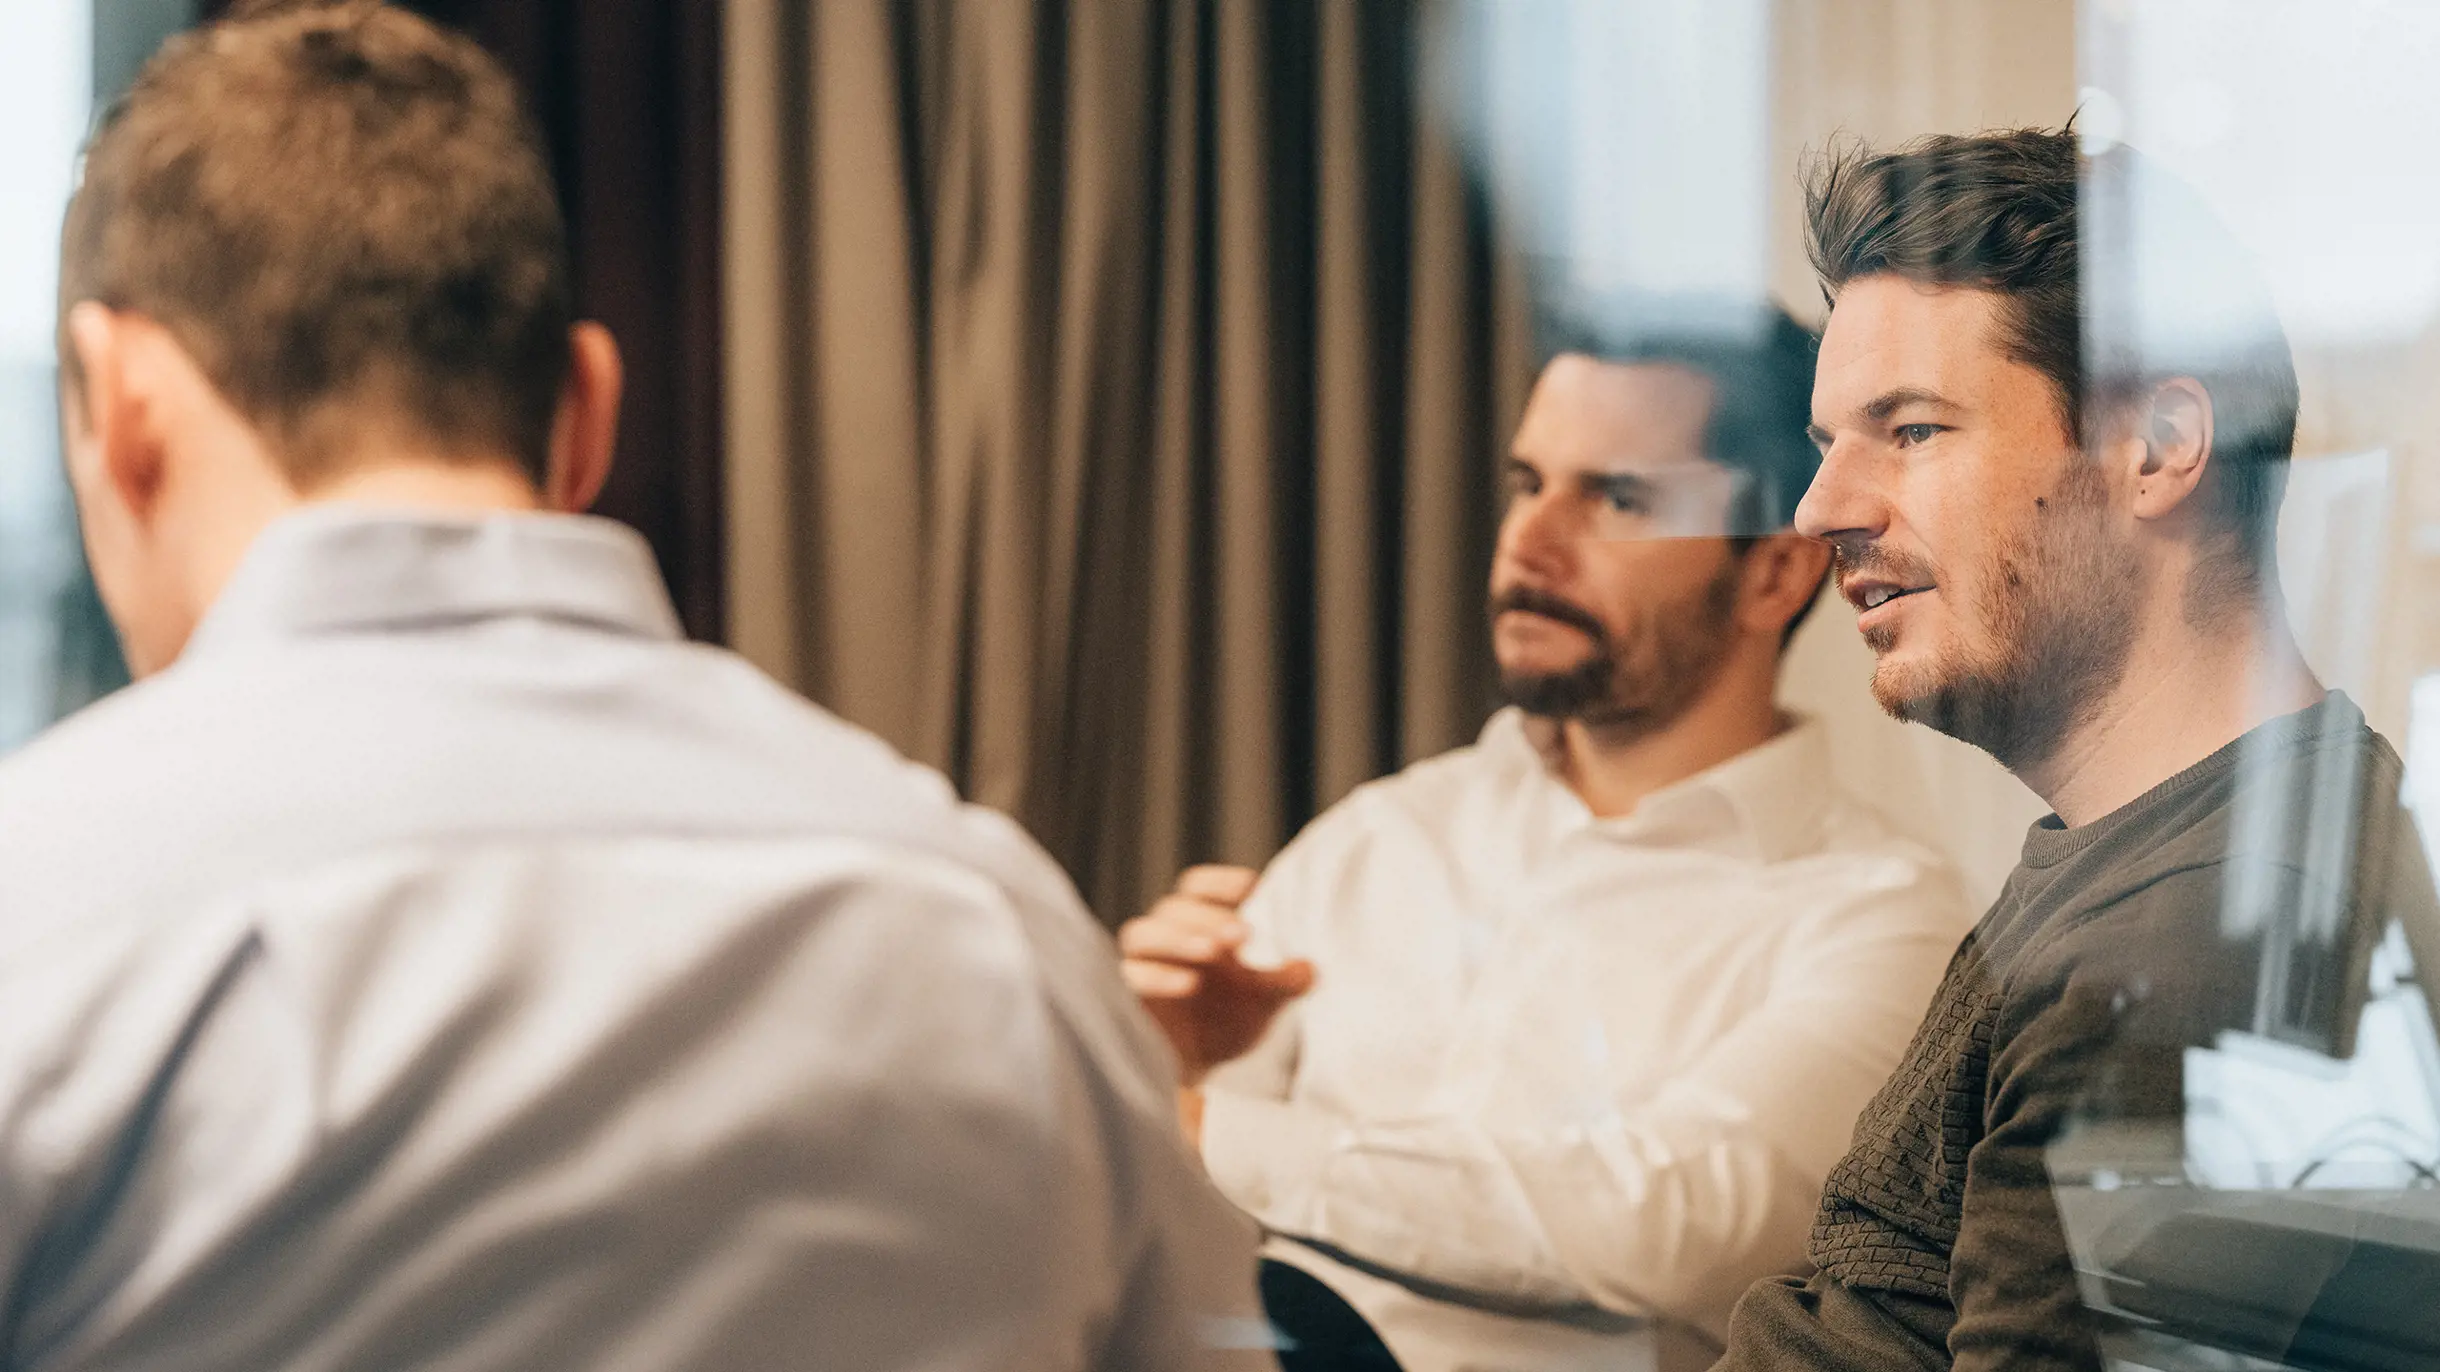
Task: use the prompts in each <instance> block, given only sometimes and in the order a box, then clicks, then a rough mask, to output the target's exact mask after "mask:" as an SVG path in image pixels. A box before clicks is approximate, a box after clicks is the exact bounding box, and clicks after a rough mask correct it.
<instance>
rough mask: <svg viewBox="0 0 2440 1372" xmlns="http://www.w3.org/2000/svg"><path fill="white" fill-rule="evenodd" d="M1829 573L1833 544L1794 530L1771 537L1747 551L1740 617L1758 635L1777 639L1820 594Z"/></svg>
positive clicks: (1740, 597) (1740, 598) (1740, 599)
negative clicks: (1831, 546) (1763, 634)
mask: <svg viewBox="0 0 2440 1372" xmlns="http://www.w3.org/2000/svg"><path fill="white" fill-rule="evenodd" d="M1829 570H1830V545H1829V544H1827V543H1824V542H1822V541H1821V540H1820V539H1818V538H1807V537H1805V536H1804V535H1802V534H1799V533H1796V532H1793V531H1782V532H1779V533H1775V534H1772V535H1770V536H1768V537H1766V538H1764V539H1762V540H1761V541H1760V542H1758V543H1756V544H1754V545H1753V546H1752V547H1750V548H1748V549H1746V552H1745V577H1744V587H1743V593H1742V594H1741V595H1740V596H1739V602H1740V610H1739V618H1740V620H1741V621H1742V622H1743V623H1744V625H1745V627H1746V628H1748V629H1751V630H1753V631H1754V632H1756V633H1769V634H1771V635H1772V636H1773V637H1774V638H1776V637H1777V636H1779V635H1781V634H1784V633H1786V632H1787V627H1788V622H1789V621H1790V620H1792V619H1794V618H1796V616H1798V615H1799V614H1802V613H1803V612H1804V608H1805V607H1806V606H1807V605H1810V604H1812V603H1813V597H1814V596H1816V595H1818V594H1819V593H1820V592H1821V588H1822V577H1823V575H1824V574H1825V573H1827V572H1828V571H1829Z"/></svg>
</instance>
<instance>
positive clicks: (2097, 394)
mask: <svg viewBox="0 0 2440 1372" xmlns="http://www.w3.org/2000/svg"><path fill="white" fill-rule="evenodd" d="M2138 211H2140V213H2139V212H2138ZM1805 212H1806V214H1805V217H1806V240H1807V241H1806V250H1807V252H1808V253H1809V254H1810V256H1811V257H1812V260H1813V269H1814V271H1815V272H1816V273H1818V274H1819V275H1820V277H1821V281H1822V289H1823V293H1824V295H1825V296H1827V297H1829V298H1831V299H1833V300H1835V299H1836V297H1837V293H1838V291H1839V290H1840V289H1841V288H1842V287H1844V286H1845V285H1846V284H1847V283H1848V282H1849V281H1852V280H1855V279H1856V278H1858V277H1864V276H1872V275H1876V274H1880V273H1889V274H1893V275H1896V276H1900V277H1903V278H1905V279H1907V280H1910V281H1916V282H1921V283H1925V284H1929V285H1940V286H1962V287H1969V288H1973V289H1979V290H1987V291H1991V292H1993V293H1995V294H1997V295H1998V296H2000V297H2001V299H2002V301H2003V302H2004V306H2005V311H2004V313H2003V315H2002V320H2003V328H2004V336H2003V338H2002V340H2001V346H2002V347H2003V348H2004V349H2006V351H2007V353H2008V355H2009V356H2010V357H2012V358H2014V359H2015V360H2017V361H2019V362H2022V363H2024V364H2025V365H2027V366H2030V367H2032V368H2034V369H2035V370H2037V371H2039V372H2041V373H2042V374H2043V375H2044V376H2046V377H2048V378H2049V379H2050V381H2051V383H2052V385H2053V386H2054V387H2056V388H2057V392H2058V399H2059V406H2060V415H2061V418H2062V419H2063V421H2064V422H2065V424H2066V426H2067V429H2068V432H2070V433H2071V434H2075V435H2077V436H2078V437H2079V438H2080V439H2082V438H2085V437H2087V433H2086V429H2085V424H2084V417H2085V405H2086V401H2087V399H2088V398H2096V399H2099V400H2101V401H2102V402H2103V403H2104V404H2109V403H2117V402H2121V401H2126V400H2132V399H2134V398H2135V397H2136V396H2137V395H2139V394H2141V392H2142V389H2143V388H2144V387H2146V386H2147V385H2148V384H2150V383H2152V382H2156V381H2158V380H2162V379H2165V378H2168V377H2172V376H2191V377H2193V378H2194V379H2195V380H2197V381H2200V382H2201V383H2202V384H2203V387H2204V389H2205V390H2207V391H2208V392H2210V394H2211V400H2212V411H2213V427H2214V433H2215V437H2214V441H2213V444H2212V452H2211V459H2212V461H2211V472H2212V484H2213V485H2214V486H2216V488H2217V496H2216V505H2215V507H2214V508H2215V510H2216V512H2217V513H2218V514H2219V515H2220V516H2221V517H2222V518H2223V520H2224V521H2225V522H2226V523H2227V524H2228V525H2229V526H2230V528H2231V530H2232V532H2234V533H2235V534H2236V536H2237V545H2238V547H2239V549H2240V551H2241V553H2242V555H2243V559H2244V561H2245V562H2246V563H2248V564H2249V565H2250V568H2251V569H2252V570H2259V568H2260V566H2261V565H2262V564H2263V559H2264V558H2265V557H2266V556H2267V552H2268V549H2269V546H2270V536H2271V532H2272V525H2273V519H2274V517H2275V516H2276V514H2277V512H2278V506H2279V497H2280V493H2281V491H2282V490H2283V489H2284V484H2285V483H2284V476H2285V472H2286V461H2287V458H2288V457H2289V455H2290V453H2291V452H2292V451H2293V449H2294V446H2295V441H2296V405H2297V393H2296V365H2295V361H2294V358H2293V356H2292V355H2291V354H2290V352H2289V349H2288V343H2287V336H2286V334H2285V332H2284V331H2283V330H2282V329H2281V328H2280V326H2279V320H2278V315H2277V313H2276V311H2275V310H2274V309H2273V308H2272V307H2271V305H2270V298H2269V291H2268V289H2267V288H2266V287H2265V286H2264V285H2263V283H2262V282H2261V280H2260V278H2259V276H2258V275H2257V274H2256V273H2255V271H2254V268H2253V267H2252V264H2251V263H2250V262H2249V261H2248V260H2247V259H2246V256H2245V254H2244V252H2243V251H2242V250H2241V249H2239V248H2238V247H2237V245H2236V243H2235V240H2234V239H2233V238H2232V237H2231V236H2230V235H2229V233H2228V231H2227V229H2226V228H2225V227H2224V226H2223V225H2221V224H2220V222H2219V221H2218V219H2217V218H2216V217H2215V216H2213V215H2212V214H2211V212H2210V211H2209V210H2208V209H2206V208H2204V206H2203V205H2202V202H2201V200H2200V199H2199V198H2198V197H2196V196H2195V195H2193V193H2192V192H2191V191H2189V190H2187V189H2186V188H2184V187H2183V186H2181V185H2179V184H2178V183H2177V182H2176V181H2175V180H2174V179H2173V178H2171V177H2169V176H2167V175H2166V174H2165V173H2163V172H2162V171H2161V170H2160V169H2159V168H2157V167H2156V166H2153V165H2151V164H2150V163H2148V162H2147V161H2145V160H2144V159H2142V158H2140V157H2138V156H2137V155H2136V154H2135V153H2134V152H2133V151H2131V150H2129V149H2125V148H2118V149H2113V150H2111V151H2109V152H2106V153H2103V154H2101V155H2100V156H2097V157H2086V156H2083V155H2082V154H2081V153H2080V152H2079V151H2078V149H2077V137H2076V134H2075V133H2074V131H2073V130H2071V129H2016V130H2010V131H2005V132H1996V133H1983V134H1976V135H1972V136H1970V137H1957V136H1946V135H1944V136H1939V137H1932V138H1924V139H1920V140H1918V141H1916V142H1913V143H1910V144H1907V145H1906V146H1904V147H1902V148H1899V149H1898V150H1896V151H1894V152H1886V153H1874V152H1871V151H1869V150H1867V149H1865V148H1863V147H1860V146H1854V145H1850V146H1846V147H1843V148H1834V149H1833V150H1831V151H1830V152H1829V153H1827V154H1825V155H1823V156H1821V157H1820V158H1818V159H1817V160H1816V161H1815V163H1814V165H1813V167H1812V168H1811V169H1810V171H1809V172H1808V173H1807V176H1806V179H1805ZM2138 227H2140V230H2141V231H2140V232H2138V231H2137V230H2138ZM2170 251H2173V252H2175V253H2176V255H2177V262H2176V269H2174V270H2164V269H2163V268H2164V266H2166V265H2168V264H2166V263H2164V262H2163V261H2161V260H2160V254H2162V253H2165V252H2170Z"/></svg>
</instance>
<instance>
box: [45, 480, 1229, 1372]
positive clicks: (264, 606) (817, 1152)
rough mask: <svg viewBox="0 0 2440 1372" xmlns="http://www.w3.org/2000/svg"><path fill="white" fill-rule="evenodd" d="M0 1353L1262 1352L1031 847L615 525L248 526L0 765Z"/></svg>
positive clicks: (1065, 901) (292, 1358)
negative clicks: (694, 612) (161, 650)
mask: <svg viewBox="0 0 2440 1372" xmlns="http://www.w3.org/2000/svg"><path fill="white" fill-rule="evenodd" d="M0 1007H4V1008H0V1368H5V1369H8V1370H9V1372H32V1370H33V1369H67V1368H77V1369H90V1368H111V1369H129V1370H131V1372H132V1370H133V1369H163V1370H164V1372H166V1370H167V1369H181V1370H182V1372H183V1370H184V1369H219V1368H229V1369H237V1368H244V1369H249V1370H250V1372H260V1370H262V1369H288V1370H294V1372H303V1370H304V1369H331V1370H332V1372H336V1370H337V1369H348V1370H349V1372H362V1370H363V1369H385V1368H399V1369H404V1368H414V1369H419V1372H438V1370H441V1369H447V1370H448V1372H460V1370H463V1372H477V1370H478V1369H499V1370H500V1372H508V1370H509V1369H517V1370H518V1372H552V1370H554V1369H576V1368H586V1369H628V1368H632V1369H637V1372H644V1370H645V1369H650V1370H651V1372H673V1370H674V1369H705V1370H706V1372H710V1370H711V1369H718V1370H719V1372H748V1370H749V1369H760V1368H814V1369H839V1372H893V1370H895V1369H916V1368H922V1369H926V1370H927V1372H930V1370H932V1369H1007V1370H1008V1372H1018V1370H1020V1369H1021V1370H1022V1372H1040V1370H1041V1369H1054V1368H1144V1369H1159V1370H1161V1372H1166V1369H1171V1368H1180V1367H1222V1366H1228V1367H1237V1366H1243V1365H1249V1364H1251V1365H1268V1363H1269V1356H1268V1354H1267V1353H1257V1352H1249V1351H1247V1350H1249V1349H1251V1348H1253V1347H1255V1346H1256V1345H1257V1344H1259V1343H1260V1342H1261V1340H1260V1338H1259V1334H1260V1326H1259V1325H1249V1324H1248V1321H1249V1320H1250V1319H1251V1318H1252V1317H1253V1315H1254V1311H1255V1305H1254V1296H1253V1291H1252V1281H1251V1276H1250V1268H1251V1263H1252V1253H1253V1246H1254V1241H1255V1235H1254V1233H1253V1227H1252V1226H1251V1225H1249V1224H1247V1223H1246V1222H1245V1220H1244V1219H1243V1217H1242V1216H1239V1215H1237V1214H1236V1213H1234V1212H1233V1211H1232V1210H1231V1209H1230V1207H1229V1206H1228V1205H1227V1203H1226V1202H1225V1201H1224V1200H1222V1199H1221V1198H1220V1197H1219V1196H1218V1195H1217V1194H1216V1193H1215V1192H1214V1191H1212V1189H1211V1188H1210V1186H1209V1184H1208V1182H1206V1181H1205V1180H1203V1178H1202V1176H1201V1171H1200V1169H1199V1168H1198V1167H1197V1166H1196V1165H1195V1161H1194V1159H1193V1157H1192V1155H1191V1154H1190V1153H1189V1152H1188V1151H1187V1150H1186V1149H1185V1147H1184V1146H1183V1145H1182V1144H1181V1143H1180V1142H1179V1141H1178V1139H1177V1137H1176V1125H1175V1104H1174V1097H1173V1089H1174V1088H1173V1086H1172V1081H1171V1077H1170V1072H1169V1068H1168V1065H1167V1061H1166V1059H1165V1057H1164V1056H1163V1052H1162V1049H1161V1048H1160V1046H1159V1044H1158V1041H1157V1039H1156V1038H1155V1037H1154V1036H1153V1034H1152V1031H1151V1029H1150V1027H1149V1025H1148V1024H1147V1023H1146V1022H1145V1021H1143V1020H1142V1018H1141V1016H1140V1013H1139V1012H1138V1011H1137V1010H1136V1008H1135V1007H1134V1005H1133V1002H1132V1001H1131V999H1130V998H1129V997H1128V996H1127V995H1126V993H1125V991H1124V990H1123V988H1122V987H1121V985H1120V983H1119V981H1118V979H1117V976H1116V974H1115V971H1114V953H1113V951H1112V949H1111V947H1110V944H1109V941H1108V939H1107V938H1106V937H1105V936H1104V934H1103V933H1102V931H1101V930H1100V929H1099V928H1098V927H1096V926H1094V925H1093V924H1092V923H1091V922H1090V921H1089V920H1088V918H1087V916H1086V914H1085V912H1084V910H1083V909H1082V908H1081V906H1080V905H1079V903H1078V902H1077V899H1076V897H1075V895H1074V893H1073V891H1072V890H1071V888H1070V887H1069V886H1068V884H1067V882H1066V880H1065V878H1064V877H1063V876H1062V875H1061V874H1060V873H1059V871H1058V870H1057V868H1056V867H1055V866H1054V865H1053V864H1052V863H1051V862H1050V861H1049V860H1048V859H1047V858H1045V857H1044V856H1043V855H1042V854H1041V853H1040V851H1039V850H1037V849H1036V848H1035V847H1034V846H1033V845H1032V844H1031V843H1030V842H1028V841H1027V840H1026V839H1025V838H1024V837H1023V835H1022V834H1021V833H1019V832H1018V831H1017V830H1016V828H1015V827H1014V826H1013V825H1011V824H1009V823H1008V822H1006V821H1005V820H1003V819H1001V818H999V817H998V816H995V815H992V814H989V813H986V812H983V811H980V810H976V809H972V808H968V807H965V806H962V805H960V804H959V803H958V802H957V800H956V798H955V797H954V796H953V795H952V794H951V793H950V791H949V789H948V787H947V786H946V785H945V784H944V783H943V782H942V781H941V780H940V779H939V778H938V777H936V776H934V775H932V774H931V773H929V772H926V771H923V770H921V769H919V768H916V767H914V766H912V765H910V764H908V763H906V762H903V761H901V760H900V759H899V758H897V757H896V756H894V755H893V754H891V753H890V752H889V751H888V750H887V749H886V748H884V747H883V746H881V745H880V744H879V743H877V742H876V741H874V740H873V739H871V738H869V737H867V736H865V735H863V734H861V733H859V732H857V731H855V730H853V729H850V728H848V727H847V726H845V725H843V724H841V723H839V722H838V721H837V720H835V719H832V718H830V717H829V716H827V715H824V714H823V713H821V712H820V711H818V710H816V709H814V708H812V707H811V706H809V705H807V704H805V703H804V702H802V701H801V700H798V699H797V698H795V697H793V696H791V695H789V694H788V693H787V692H785V691H783V690H781V689H779V688H778V687H777V686H775V685H773V684H772V683H771V682H770V681H768V680H767V679H765V678H763V677H762V676H761V675H759V674H758V673H756V672H755V671H753V670H752V669H751V668H749V667H747V666H746V665H745V664H744V663H743V662H741V661H740V660H739V659H737V658H736V657H734V656H732V655H730V654H728V653H724V652H720V651H716V650H713V649H710V648H704V647H698V646H693V645H689V644H686V643H683V642H681V641H679V640H678V637H677V632H676V624H675V621H674V619H673V617H672V615H671V614H670V611H669V607H668V604H667V601H666V598H665V597H664V594H663V592H662V589H661V584H660V580H659V577H658V575H657V573H656V572H655V570H654V567H653V563H652V558H651V555H650V553H649V551H648V550H647V549H646V548H645V547H644V546H643V544H642V541H641V540H639V539H637V538H636V537H635V536H634V535H633V534H632V533H629V532H628V531H626V530H624V529H622V528H620V527H618V526H616V525H612V524H609V523H606V522H602V521H596V520H586V519H572V518H563V517H554V516H502V517H496V518H488V519H470V520H452V519H441V518H416V517H408V516H402V515H379V514H374V513H370V512H365V511H349V510H344V509H324V510H319V511H314V512H310V513H306V514H302V515H298V516H295V517H292V518H290V519H287V520H284V521H282V522H281V523H279V524H277V525H275V526H274V527H273V528H272V529H271V530H270V531H269V532H268V533H267V534H265V535H264V537H263V538H262V540H261V541H260V542H259V544H258V545H257V546H256V547H255V548H254V550H253V552H252V553H251V555H250V556H249V557H248V559H247V560H246V562H245V563H244V565H243V566H242V567H241V569H240V570H239V572H238V574H237V576H236V579H235V580H234V581H233V582H232V584H231V585H230V586H229V587H228V590H227V592H226V594H225V595H224V596H223V597H222V598H221V599H220V600H219V602H218V603H217V604H216V605H215V607H214V608H213V609H212V611H211V612H210V614H209V616H208V617H207V619H206V620H205V622H204V624H203V625H202V627H201V629H200V630H199V631H198V632H197V634H196V635H195V637H194V639H193V641H192V643H191V644H190V645H189V646H188V648H187V650H186V652H185V654H184V655H183V656H182V657H181V659H180V660H179V661H178V663H177V664H176V665H175V666H174V667H172V668H171V669H169V670H168V671H166V672H163V673H161V674H159V675H158V676H156V677H153V678H151V679H149V680H147V681H144V682H142V683H140V684H138V685H136V686H135V687H133V688H131V689H129V690H127V691H125V692H123V693H121V694H120V695H118V696H117V697H115V698H113V699H110V700H107V701H104V702H102V703H101V704H99V705H97V706H95V707H93V708H92V709H90V710H88V711H87V712H85V713H84V714H82V715H80V716H78V717H76V718H74V719H72V720H70V721H68V722H67V723H65V724H63V725H62V726H60V727H59V728H57V729H56V730H55V731H53V732H52V733H51V734H50V735H48V736H47V737H45V738H43V739H41V740H40V741H38V742H37V743H35V744H34V745H32V746H31V747H29V748H28V749H26V750H25V751H24V752H22V753H21V754H19V755H17V756H15V757H13V758H11V759H10V760H8V761H7V762H6V763H5V764H0Z"/></svg>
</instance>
